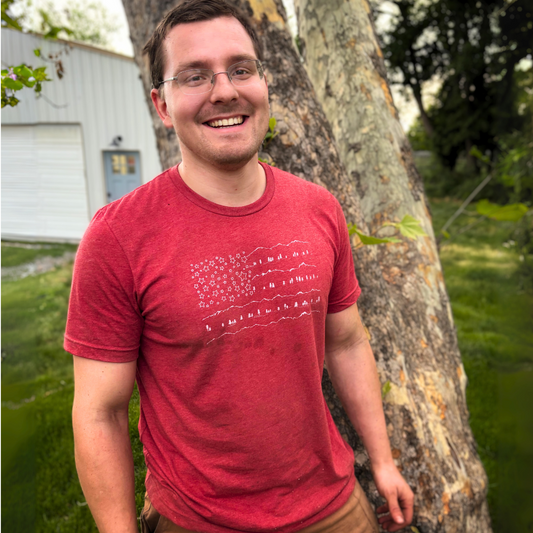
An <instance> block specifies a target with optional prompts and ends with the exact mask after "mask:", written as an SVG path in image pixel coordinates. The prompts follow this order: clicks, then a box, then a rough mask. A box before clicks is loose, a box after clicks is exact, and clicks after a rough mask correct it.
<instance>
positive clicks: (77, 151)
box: [2, 28, 161, 241]
mask: <svg viewBox="0 0 533 533" xmlns="http://www.w3.org/2000/svg"><path fill="white" fill-rule="evenodd" d="M36 48H40V49H41V51H42V55H43V56H45V57H48V54H57V53H59V52H60V56H59V59H60V60H61V61H62V64H63V67H64V71H65V74H64V77H63V78H62V79H61V80H60V79H58V77H57V75H56V73H55V72H54V66H53V64H51V63H45V62H44V61H43V60H42V59H39V58H37V57H35V55H34V53H33V50H34V49H36ZM21 63H26V64H29V65H31V66H32V67H34V68H35V67H37V66H42V65H44V64H46V65H48V68H47V72H48V77H49V78H52V79H53V81H51V82H45V83H43V91H42V92H43V97H41V98H36V96H35V93H34V92H33V90H30V89H28V88H24V89H23V90H22V91H19V92H17V98H19V99H20V103H19V104H18V105H17V106H16V107H14V108H11V107H7V106H6V107H5V108H4V109H2V238H6V239H21V240H44V241H57V240H59V241H78V240H79V239H80V238H81V236H82V235H83V232H84V231H85V228H86V227H87V225H88V223H89V221H90V219H91V218H92V216H93V215H94V213H95V212H96V211H97V210H98V209H99V208H100V207H102V206H104V205H105V204H107V203H108V202H110V201H112V200H115V199H117V198H120V197H121V196H122V195H124V194H125V193H127V192H129V191H131V190H133V189H134V188H135V187H137V186H139V185H141V184H142V183H146V182H147V181H149V180H150V179H152V178H154V177H155V176H156V175H157V174H159V173H160V172H161V164H160V162H159V156H158V153H157V148H156V139H155V134H154V130H153V126H152V121H151V118H150V114H149V111H148V107H147V104H146V99H145V97H144V93H143V89H142V83H141V80H140V77H139V70H138V68H137V65H136V64H135V62H134V61H133V59H132V58H129V57H126V56H121V55H118V54H114V53H112V52H107V51H105V50H100V49H97V48H93V47H90V46H86V45H82V44H77V43H68V42H66V41H45V40H43V39H41V38H40V37H38V36H36V35H30V34H24V33H21V32H17V31H13V30H8V29H5V28H2V68H6V66H7V65H19V64H21Z"/></svg>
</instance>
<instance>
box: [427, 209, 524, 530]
mask: <svg viewBox="0 0 533 533" xmlns="http://www.w3.org/2000/svg"><path fill="white" fill-rule="evenodd" d="M459 205H460V202H455V201H451V200H434V201H433V202H432V211H433V215H434V228H435V230H436V232H437V230H439V229H440V228H441V227H442V226H443V224H444V222H445V221H446V220H447V219H448V218H449V216H451V214H453V212H454V210H455V209H457V207H459ZM473 219H474V217H469V216H468V215H464V216H462V217H460V218H459V219H458V220H457V222H456V223H454V224H453V225H452V227H451V229H450V233H451V235H452V240H451V241H444V242H443V243H442V244H441V250H440V256H441V261H442V265H443V269H444V275H445V280H446V286H447V289H448V294H449V296H450V300H451V304H452V309H453V315H454V320H455V325H456V327H457V335H458V339H459V347H460V350H461V354H462V358H463V362H464V365H465V370H466V373H467V376H468V380H469V384H468V388H467V401H468V407H469V410H470V415H471V419H470V423H471V427H472V430H473V432H474V435H475V437H476V441H477V443H478V451H479V454H480V456H481V459H482V461H483V463H484V465H485V468H486V470H487V474H488V476H489V494H488V499H489V507H490V511H491V517H492V520H493V527H494V531H495V533H496V532H499V533H500V532H501V533H505V532H508V531H509V532H522V531H524V532H525V531H530V530H531V528H532V527H533V506H532V505H531V502H532V501H533V490H532V484H531V479H532V478H533V446H532V444H531V443H532V442H533V410H532V409H531V406H532V405H533V393H532V391H533V295H532V293H531V292H530V291H527V290H525V289H524V287H525V284H524V283H523V275H522V274H523V270H524V269H523V263H522V262H521V261H520V260H519V253H518V252H517V251H516V250H515V249H513V247H512V246H511V247H509V248H505V247H504V246H502V244H503V243H504V242H509V237H510V236H512V234H513V231H514V228H515V226H514V225H513V224H512V223H496V222H492V221H488V220H486V221H483V222H481V223H479V224H478V225H476V226H475V227H473V228H472V229H471V230H469V231H467V232H465V233H463V234H459V232H460V230H461V228H464V227H466V225H468V224H470V223H471V222H472V220H473Z"/></svg>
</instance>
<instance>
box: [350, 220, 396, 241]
mask: <svg viewBox="0 0 533 533" xmlns="http://www.w3.org/2000/svg"><path fill="white" fill-rule="evenodd" d="M354 233H355V234H357V236H358V237H359V239H360V240H361V243H362V244H365V245H372V244H386V243H388V242H401V241H400V239H397V238H396V237H383V238H381V239H380V238H378V237H373V236H372V235H365V234H364V233H361V232H360V231H359V230H358V229H357V224H348V235H350V236H352V235H353V234H354Z"/></svg>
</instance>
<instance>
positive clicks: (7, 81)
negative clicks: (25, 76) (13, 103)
mask: <svg viewBox="0 0 533 533" xmlns="http://www.w3.org/2000/svg"><path fill="white" fill-rule="evenodd" d="M2 86H3V87H7V88H8V89H11V90H12V91H20V90H21V89H22V87H24V85H22V83H20V81H18V80H12V79H11V78H4V79H3V80H2Z"/></svg>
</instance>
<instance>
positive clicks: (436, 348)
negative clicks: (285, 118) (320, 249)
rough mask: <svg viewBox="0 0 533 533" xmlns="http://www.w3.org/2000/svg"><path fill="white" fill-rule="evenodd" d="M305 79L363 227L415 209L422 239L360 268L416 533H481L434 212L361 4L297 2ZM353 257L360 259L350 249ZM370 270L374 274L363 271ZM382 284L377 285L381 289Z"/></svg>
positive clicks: (477, 472)
mask: <svg viewBox="0 0 533 533" xmlns="http://www.w3.org/2000/svg"><path fill="white" fill-rule="evenodd" d="M295 5H296V9H297V13H298V24H299V38H300V42H301V43H302V45H303V46H302V48H303V51H304V61H305V65H306V69H307V72H308V74H309V77H310V78H311V81H312V83H313V86H314V88H315V90H316V94H317V97H318V99H319V101H320V102H321V103H322V106H323V109H324V111H325V114H326V116H327V118H328V120H329V123H330V124H331V127H332V130H333V134H334V136H335V139H336V142H337V147H338V149H339V154H340V157H341V160H342V161H343V163H344V165H345V167H346V170H347V172H348V173H349V175H350V177H351V179H352V182H353V184H354V186H355V187H356V190H357V193H358V195H359V199H360V206H361V209H362V212H363V216H364V219H365V220H366V221H367V223H368V225H369V226H370V230H371V231H376V230H377V229H378V228H379V227H380V226H381V225H382V224H383V223H384V222H387V221H393V222H394V221H399V220H400V219H401V217H402V216H403V215H405V214H411V215H413V216H414V217H416V218H417V219H418V220H421V221H422V226H423V227H424V229H425V231H426V233H427V234H428V237H425V238H424V239H417V240H416V241H409V242H403V243H401V244H389V245H386V246H380V247H379V248H378V251H377V255H378V261H377V263H376V264H374V265H366V264H362V263H361V261H358V263H359V264H360V265H361V266H360V267H359V269H358V273H359V277H360V278H361V282H362V285H363V294H364V298H363V299H362V301H361V307H362V308H363V317H364V320H365V323H366V326H367V327H368V329H369V331H370V334H371V336H372V340H371V342H372V346H373V348H374V353H375V355H376V359H377V361H378V367H379V371H380V376H381V379H382V381H385V380H387V381H390V383H391V391H390V392H389V393H388V394H387V395H386V396H385V410H386V416H387V420H388V422H389V435H390V438H391V444H392V447H393V452H394V454H395V457H398V459H399V462H400V464H401V466H402V468H403V473H404V475H405V477H406V478H407V479H408V480H409V481H410V483H411V486H412V487H413V489H414V490H415V491H416V505H417V519H416V525H417V527H418V529H419V530H420V531H423V532H430V531H431V532H433V531H446V532H452V531H454V532H480V533H481V532H483V533H485V532H489V531H490V530H491V527H490V519H489V515H488V508H487V504H486V490H487V478H486V475H485V472H484V470H483V467H482V464H481V462H480V460H479V457H478V455H477V452H476V449H475V443H474V439H473V436H472V433H471V430H470V427H469V424H468V411H467V407H466V401H465V387H466V377H465V373H464V369H463V365H462V363H461V358H460V354H459V350H458V347H457V340H456V334H455V329H454V324H453V319H452V315H451V311H450V305H449V301H448V298H447V293H446V289H445V286H444V280H443V277H442V270H441V266H440V261H439V258H438V253H437V248H436V243H435V239H434V235H433V232H432V228H431V217H430V214H429V212H428V207H427V201H426V198H425V196H424V190H423V185H422V181H421V178H420V176H419V174H418V172H417V170H416V168H415V165H414V163H413V157H412V152H411V148H410V146H409V144H408V142H407V139H406V136H405V134H404V132H403V131H402V128H401V126H400V123H399V120H398V115H397V111H396V109H395V107H394V104H393V101H392V97H391V93H390V90H389V86H388V82H387V77H386V72H385V67H384V62H383V56H382V54H381V51H380V48H379V45H378V43H377V39H376V37H375V33H374V30H373V24H372V20H371V15H370V8H369V6H368V3H367V1H366V0H328V2H327V3H326V2H324V1H322V0H295ZM356 255H357V254H356ZM369 267H370V270H368V269H369ZM378 279H379V282H378Z"/></svg>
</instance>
